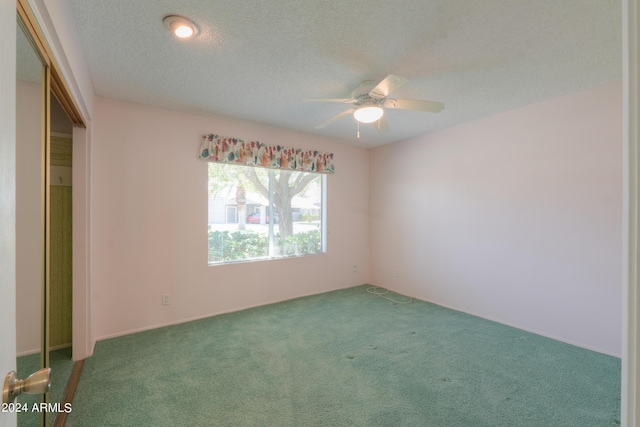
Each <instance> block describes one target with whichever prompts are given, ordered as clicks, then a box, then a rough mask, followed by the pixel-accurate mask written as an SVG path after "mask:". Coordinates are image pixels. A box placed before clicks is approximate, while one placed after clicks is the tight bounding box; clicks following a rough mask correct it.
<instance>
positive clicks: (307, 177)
mask: <svg viewBox="0 0 640 427" xmlns="http://www.w3.org/2000/svg"><path fill="white" fill-rule="evenodd" d="M208 167H209V203H208V205H209V215H208V226H209V227H208V229H209V264H220V263H227V262H238V261H255V260H263V259H273V258H281V257H289V256H301V255H311V254H319V253H324V252H325V227H324V213H325V202H324V188H325V182H326V178H325V175H323V174H319V173H312V172H297V171H291V170H282V169H266V168H261V167H253V166H244V165H234V164H228V163H209V164H208ZM231 212H233V214H230V213H231Z"/></svg>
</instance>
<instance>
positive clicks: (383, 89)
mask: <svg viewBox="0 0 640 427" xmlns="http://www.w3.org/2000/svg"><path fill="white" fill-rule="evenodd" d="M407 81H408V80H407V79H405V78H404V77H400V76H394V75H393V74H390V75H388V76H387V77H386V78H385V79H384V80H382V81H381V82H380V83H378V84H376V82H375V81H373V80H365V81H363V82H362V83H360V84H359V85H358V87H357V88H355V89H354V90H353V91H352V92H351V98H310V99H305V100H304V101H305V102H341V103H343V104H351V105H353V107H352V108H349V109H348V110H345V111H343V112H342V113H340V114H337V115H335V116H333V117H331V118H330V119H329V120H327V121H325V122H324V123H321V124H319V125H318V126H316V129H322V128H325V127H327V126H329V125H330V124H331V123H333V122H335V121H336V120H339V119H341V118H343V117H345V116H348V115H349V114H353V117H354V118H355V119H356V120H357V121H358V122H359V123H374V122H375V123H376V130H377V131H378V132H387V131H388V130H389V125H388V123H387V120H386V119H385V118H384V108H398V109H401V110H418V111H428V112H431V113H439V112H440V111H442V109H443V108H444V104H443V103H442V102H438V101H423V100H419V99H394V98H388V96H389V94H390V93H391V92H393V91H394V90H396V89H398V88H399V87H400V86H402V85H404V84H405V83H407Z"/></svg>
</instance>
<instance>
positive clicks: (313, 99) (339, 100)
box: [303, 98, 358, 104]
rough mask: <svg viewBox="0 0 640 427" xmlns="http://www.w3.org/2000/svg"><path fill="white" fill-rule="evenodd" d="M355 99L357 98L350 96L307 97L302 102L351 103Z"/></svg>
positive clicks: (355, 100)
mask: <svg viewBox="0 0 640 427" xmlns="http://www.w3.org/2000/svg"><path fill="white" fill-rule="evenodd" d="M357 101H358V100H357V99H351V98H307V99H304V100H303V102H342V103H345V104H352V103H354V102H357Z"/></svg>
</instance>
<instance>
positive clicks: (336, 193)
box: [91, 97, 369, 340]
mask: <svg viewBox="0 0 640 427" xmlns="http://www.w3.org/2000/svg"><path fill="white" fill-rule="evenodd" d="M206 133H217V134H220V135H228V136H234V137H239V138H242V139H245V140H260V141H262V142H265V143H279V144H283V145H287V146H294V147H301V148H307V147H309V148H311V147H315V148H317V149H319V150H322V151H330V152H333V153H335V165H336V173H335V174H333V175H331V176H329V177H328V183H327V187H328V188H327V199H328V201H327V205H328V214H327V217H328V220H327V222H328V235H327V247H328V249H327V253H326V254H324V255H316V256H309V257H301V258H292V259H281V260H274V261H262V262H252V263H241V264H230V265H219V266H211V267H210V266H208V265H207V233H206V230H207V164H206V162H203V161H202V160H199V159H197V152H198V147H199V144H200V142H201V135H204V134H206ZM92 146H93V148H92V150H93V153H92V157H93V164H92V174H93V178H92V183H91V185H92V197H93V202H92V219H91V221H92V239H93V240H92V241H93V246H92V249H93V250H92V277H93V293H94V298H93V313H94V322H95V323H94V325H95V337H96V339H98V340H99V339H102V338H105V337H110V336H116V335H122V334H126V333H130V332H133V331H137V330H143V329H148V328H154V327H158V326H162V325H166V324H171V323H177V322H182V321H186V320H189V319H194V318H199V317H205V316H210V315H214V314H218V313H223V312H228V311H233V310H239V309H242V308H246V307H251V306H256V305H262V304H267V303H271V302H275V301H279V300H284V299H289V298H294V297H298V296H302V295H307V294H314V293H320V292H325V291H328V290H332V289H337V288H344V287H349V286H355V285H359V284H362V283H366V282H367V280H368V271H369V265H368V258H369V249H368V247H369V246H368V243H369V238H368V233H369V219H368V214H369V153H368V151H367V150H364V149H360V148H355V147H350V146H346V145H343V144H339V143H337V142H335V141H334V140H331V139H327V138H320V137H313V136H309V135H303V134H300V133H294V132H290V131H285V130H282V129H277V128H273V127H267V126H262V125H257V124H250V123H246V122H241V121H237V120H230V119H223V118H216V117H204V116H197V115H191V114H185V113H179V112H175V111H169V110H164V109H159V108H153V107H148V106H143V105H138V104H131V103H126V102H121V101H116V100H112V99H105V98H99V97H98V98H96V103H95V120H94V122H93V140H92ZM353 265H358V272H356V273H354V272H353V271H352V270H353ZM162 294H170V295H171V305H169V306H162V305H161V295H162Z"/></svg>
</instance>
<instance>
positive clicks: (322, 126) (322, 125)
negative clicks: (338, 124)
mask: <svg viewBox="0 0 640 427" xmlns="http://www.w3.org/2000/svg"><path fill="white" fill-rule="evenodd" d="M354 111H356V109H355V108H349V109H348V110H344V111H343V112H342V113H340V114H336V115H335V116H333V117H331V118H330V119H329V120H327V121H326V122H324V123H320V124H319V125H318V126H316V129H324V128H326V127H327V126H329V125H330V124H331V123H333V122H335V121H336V120H339V119H341V118H343V117H344V116H348V115H349V114H352V113H353V112H354Z"/></svg>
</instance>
